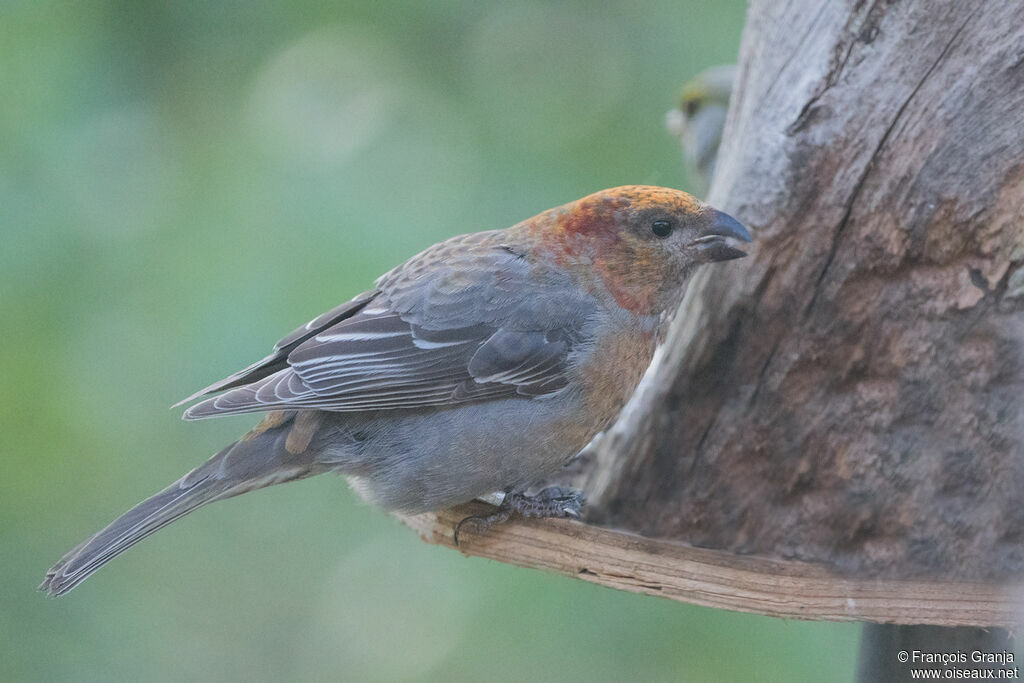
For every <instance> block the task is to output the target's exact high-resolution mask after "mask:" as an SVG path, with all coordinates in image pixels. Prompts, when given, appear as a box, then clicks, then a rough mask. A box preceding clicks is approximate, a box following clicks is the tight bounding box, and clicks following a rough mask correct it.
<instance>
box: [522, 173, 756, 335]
mask: <svg viewBox="0 0 1024 683" xmlns="http://www.w3.org/2000/svg"><path fill="white" fill-rule="evenodd" d="M521 225H522V226H523V227H525V228H526V230H527V231H528V233H529V235H530V237H531V238H533V239H536V240H538V241H539V243H541V244H543V245H544V247H545V248H546V249H547V250H549V251H550V253H551V255H552V257H553V258H555V259H556V261H557V263H558V264H559V265H561V266H562V267H564V268H567V269H569V270H571V271H574V272H576V273H578V274H579V275H580V276H581V278H582V279H583V280H584V281H592V282H591V284H592V285H593V286H596V287H597V288H599V289H600V288H603V289H606V290H607V292H608V293H609V294H611V295H612V296H613V297H614V298H615V300H616V301H617V302H618V303H619V305H620V306H622V307H623V308H626V309H628V310H630V311H633V312H634V313H638V314H646V315H649V314H654V313H658V312H660V311H662V310H665V309H667V308H669V307H670V306H671V304H672V300H673V298H674V296H675V295H676V293H677V291H678V290H679V289H680V287H681V285H682V283H683V281H685V279H686V277H687V275H688V274H689V273H690V271H692V269H693V268H694V267H696V266H697V265H700V264H702V263H709V262H712V261H725V260H730V259H735V258H740V257H741V256H744V255H745V254H744V252H742V251H740V250H739V249H737V248H736V247H735V246H733V244H732V243H734V242H736V241H742V242H749V241H750V234H749V233H748V232H747V230H746V229H745V228H744V227H743V225H741V224H740V223H739V221H737V220H736V219H734V218H732V217H731V216H729V215H728V214H725V213H722V212H721V211H718V210H716V209H713V208H711V207H710V206H708V205H707V204H705V203H704V202H702V201H700V200H699V199H697V198H695V197H693V196H692V195H690V194H687V193H686V192H682V191H680V190H673V189H670V188H666V187H654V186H650V185H625V186H622V187H614V188H610V189H607V190H602V191H600V192H596V193H594V194H592V195H588V196H586V197H583V198H582V199H578V200H576V201H574V202H570V203H568V204H565V205H563V206H560V207H557V208H554V209H551V210H549V211H545V212H544V213H542V214H539V215H538V216H535V217H534V218H531V219H529V220H527V221H525V222H524V223H523V224H521ZM517 227H519V226H517ZM595 277H596V278H597V279H596V280H595Z"/></svg>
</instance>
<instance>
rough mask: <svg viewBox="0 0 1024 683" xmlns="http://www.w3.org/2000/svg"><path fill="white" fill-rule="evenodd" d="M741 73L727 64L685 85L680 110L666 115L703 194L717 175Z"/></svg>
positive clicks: (689, 172) (689, 169)
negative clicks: (730, 101)
mask: <svg viewBox="0 0 1024 683" xmlns="http://www.w3.org/2000/svg"><path fill="white" fill-rule="evenodd" d="M737 71H738V67H737V66H736V65H735V64H725V65H722V66H713V67H711V68H709V69H705V70H704V71H702V72H700V74H698V75H697V77H696V78H694V79H693V80H692V81H690V82H689V83H687V84H686V85H685V86H683V92H682V95H681V97H680V103H679V108H678V109H671V110H669V112H668V113H667V114H666V115H665V125H666V127H667V128H668V130H669V132H670V133H672V134H673V135H675V136H676V137H677V138H679V141H680V142H681V143H682V146H683V158H684V159H685V160H686V170H687V173H688V174H689V176H690V182H691V184H692V185H693V186H694V187H695V188H696V189H697V191H698V192H699V193H700V194H704V193H705V192H707V190H708V187H709V186H710V185H711V178H712V176H713V175H714V173H715V161H716V160H717V158H718V146H719V145H720V144H721V143H722V131H723V130H724V129H725V115H726V113H727V112H728V111H729V98H730V96H731V95H732V89H733V85H734V83H735V81H736V72H737Z"/></svg>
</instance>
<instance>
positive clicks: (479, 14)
mask: <svg viewBox="0 0 1024 683" xmlns="http://www.w3.org/2000/svg"><path fill="white" fill-rule="evenodd" d="M743 13H744V3H742V2H740V1H739V0H733V1H730V2H719V3H709V2H679V0H621V1H613V2H606V3H601V4H600V5H599V4H597V3H583V2H577V3H570V2H562V3H550V4H539V3H516V2H505V3H475V2H470V1H468V0H466V1H459V0H443V1H438V0H435V1H434V2H430V3H412V2H394V1H378V2H374V3H366V2H357V1H355V0H350V1H348V2H334V3H321V2H312V1H296V2H290V3H284V2H278V3H270V2H250V3H238V2H235V3H231V2H223V3H200V2H149V3H140V2H128V1H124V2H113V1H110V2H74V3H50V2H41V1H29V0H20V1H19V0H5V2H3V3H2V4H0V92H3V103H2V104H0V140H2V146H0V229H2V231H3V235H2V237H3V242H2V244H3V248H2V249H0V318H2V321H3V332H4V341H5V344H4V346H5V348H4V353H3V354H0V376H2V377H3V378H4V385H5V389H6V390H5V391H4V392H3V393H2V395H0V402H2V404H3V405H2V410H0V421H2V423H0V447H2V452H3V458H2V461H0V462H2V465H0V468H2V469H0V520H2V521H0V543H2V547H3V549H4V552H3V560H2V561H0V572H2V573H0V581H2V584H3V586H4V589H3V592H2V594H0V641H2V642H3V643H4V652H3V655H2V656H0V678H3V679H4V680H68V681H71V680H74V681H89V680H103V681H108V680H167V681H171V680H188V679H196V680H317V679H326V680H334V679H379V680H393V679H405V678H413V677H415V678H426V679H436V680H450V679H462V680H468V679H482V678H485V677H486V678H488V679H492V680H520V679H523V678H524V677H525V678H530V679H534V680H548V679H550V680H572V679H590V680H616V679H620V680H621V679H641V680H658V679H661V680H684V679H685V680H716V679H742V678H757V679H759V680H771V679H775V680H794V679H819V678H821V677H822V676H828V677H832V676H839V677H841V678H848V677H849V676H850V672H851V671H852V667H853V661H854V648H855V641H856V638H857V627H856V626H853V625H835V624H831V625H830V624H810V623H786V622H782V621H778V620H773V619H768V618H763V617H755V616H746V615H740V614H732V613H726V612H718V611H712V610H707V609H700V608H695V607H689V606H685V605H679V604H675V603H671V602H668V601H662V600H656V599H652V598H645V597H640V596H635V595H626V594H622V593H617V592H615V591H611V590H607V589H602V588H598V587H595V586H591V585H588V584H585V583H583V582H578V581H571V580H568V579H563V578H560V577H556V576H551V575H545V574H543V573H539V572H530V571H525V570H521V569H517V568H513V567H509V566H504V565H500V564H497V563H493V562H488V561H484V560H479V559H466V558H463V557H462V556H460V555H458V554H457V553H454V552H451V551H446V550H443V549H440V548H436V547H430V546H427V545H425V544H423V543H421V542H420V541H419V540H418V539H417V538H416V536H415V535H414V534H412V533H411V532H409V531H407V530H406V529H404V528H402V527H400V526H399V525H398V524H397V522H395V521H394V520H392V519H391V518H390V517H389V516H388V515H386V514H383V513H381V512H380V511H377V510H373V509H370V508H368V507H366V506H364V505H363V504H361V503H360V502H358V500H357V498H356V496H355V495H354V494H352V493H351V492H350V491H349V490H348V488H347V486H346V485H345V483H344V482H343V481H342V480H341V479H337V478H332V477H320V478H318V479H315V480H310V481H306V482H301V483H297V484H290V485H288V486H282V487H277V488H274V489H269V490H266V491H261V492H258V493H255V494H251V495H247V496H243V497H242V498H239V499H236V500H233V501H230V502H227V503H222V504H218V505H215V506H213V507H211V508H209V509H206V510H203V511H201V512H200V513H198V514H196V515H194V516H191V517H189V518H187V519H185V520H183V521H181V522H179V523H177V524H175V525H173V526H172V527H170V528H169V529H167V530H166V531H163V532H161V533H160V534H159V535H158V536H157V537H156V539H155V540H151V541H147V542H146V543H144V544H142V545H141V546H140V547H138V548H136V549H134V550H133V551H131V552H130V553H128V554H127V555H125V556H124V557H123V558H120V559H118V560H117V561H116V562H114V563H113V564H111V566H109V567H108V568H106V569H104V570H103V571H102V572H100V573H99V574H98V575H97V576H96V577H95V578H93V579H92V580H90V581H89V582H88V583H86V584H85V585H84V586H83V587H81V588H79V589H78V590H77V591H76V592H74V593H73V594H71V595H70V596H68V597H66V598H64V599H61V600H58V601H50V600H46V599H44V598H43V596H42V595H40V594H38V593H36V592H34V590H33V589H34V587H35V585H36V584H37V583H38V582H39V580H40V579H41V578H42V574H43V572H44V570H45V569H46V568H47V567H48V566H49V565H50V564H51V563H52V562H53V561H55V560H56V559H57V558H58V557H60V555H61V554H62V553H63V552H64V551H66V550H68V549H69V548H70V547H71V546H72V545H73V544H74V543H77V542H78V541H79V540H81V539H83V538H84V537H86V536H87V535H88V534H90V533H92V532H94V531H96V530H97V529H99V528H100V527H101V526H102V525H103V524H105V523H106V522H107V521H109V520H110V519H111V518H112V517H113V516H114V515H116V514H117V513H119V512H121V511H123V510H124V509H126V508H127V507H129V506H130V505H131V504H133V503H135V502H136V501H138V500H140V499H141V498H143V497H144V496H145V495H147V494H149V493H152V492H153V491H155V490H157V489H159V488H162V487H163V486H165V485H166V484H167V483H169V482H170V481H173V480H174V479H176V478H177V477H178V476H180V475H181V474H183V473H184V472H185V471H186V470H188V469H189V468H191V467H192V466H194V465H196V464H198V463H200V462H201V461H202V460H203V459H204V458H205V457H206V456H207V455H209V454H211V453H213V452H214V451H216V450H217V449H218V448H219V447H220V446H221V445H223V444H224V443H226V442H227V441H229V440H231V439H232V438H233V437H235V436H237V435H238V434H239V433H241V432H242V431H244V430H245V429H246V427H247V426H248V425H250V424H251V423H252V422H253V420H252V419H251V418H246V417H242V418H231V419H225V420H221V421H215V422H205V423H202V424H189V425H186V424H182V423H181V422H180V421H179V420H178V411H168V410H167V406H168V405H170V404H171V403H173V402H174V401H175V400H177V399H178V398H180V397H182V396H184V395H186V394H188V393H190V392H191V391H192V390H194V389H195V388H196V387H198V386H201V385H203V384H205V383H207V382H209V381H211V380H214V379H217V378H219V377H221V376H223V375H225V374H227V373H228V372H231V371H233V370H235V369H237V368H239V367H241V366H242V365H244V364H246V363H248V362H250V361H251V360H253V359H255V358H258V357H261V356H262V355H263V354H264V353H265V352H266V351H267V349H268V348H269V346H270V344H272V343H273V342H274V341H275V340H276V339H277V338H278V337H280V336H281V335H282V334H284V333H286V332H288V331H289V330H291V329H292V328H293V327H294V326H295V325H297V324H300V323H302V322H304V321H306V320H307V319H309V318H311V317H313V316H314V315H316V314H317V313H319V312H321V311H323V310H325V309H327V308H329V307H331V306H332V305H334V304H336V303H337V302H339V301H341V300H344V299H347V298H348V297H350V296H351V295H353V294H355V293H357V292H359V291H361V290H362V289H364V288H366V287H367V286H368V285H369V284H370V283H371V281H372V279H373V278H374V277H375V276H376V275H378V274H379V273H381V272H383V271H384V270H386V269H387V268H389V267H391V266H392V265H394V264H396V263H397V262H399V261H401V260H403V259H404V258H406V257H408V256H410V255H411V254H413V253H415V252H416V251H418V250H420V249H421V248H423V247H425V246H427V245H429V244H431V243H433V242H435V241H437V240H440V239H442V238H445V237H448V236H450V235H452V234H456V233H461V232H469V231H475V230H481V229H488V228H498V227H505V226H507V225H509V224H511V223H513V222H515V221H517V220H519V219H521V218H524V217H527V216H530V215H532V214H534V213H536V212H538V211H540V210H542V209H545V208H547V207H549V206H553V205H556V204H560V203H562V202H565V201H568V200H570V199H573V198H576V197H578V196H581V195H583V194H586V193H589V192H592V191H594V190H597V189H600V188H603V187H609V186H613V185H619V184H625V183H657V184H664V185H676V186H680V185H682V184H683V178H682V164H681V161H680V159H679V155H678V148H677V146H676V144H675V143H674V141H673V140H671V139H670V138H669V136H668V135H667V133H666V132H665V131H664V130H663V128H662V126H663V123H662V122H663V120H664V116H663V115H664V112H665V110H666V109H668V108H669V107H670V106H672V105H673V104H675V99H676V95H677V91H678V86H679V84H681V83H682V82H684V81H685V80H686V79H687V78H688V77H690V76H692V75H693V74H694V73H696V72H698V71H699V70H700V69H702V68H703V67H706V66H708V65H711V64H718V63H722V62H727V61H730V60H732V59H733V58H734V55H735V52H736V49H737V45H738V41H739V32H740V28H741V25H742V20H743Z"/></svg>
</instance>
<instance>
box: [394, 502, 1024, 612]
mask: <svg viewBox="0 0 1024 683" xmlns="http://www.w3.org/2000/svg"><path fill="white" fill-rule="evenodd" d="M493 510H494V509H493V508H492V507H490V506H488V505H486V504H484V503H471V504H468V505H462V506H459V507H456V508H452V509H450V510H444V511H442V512H438V513H430V514H424V515H416V516H404V517H400V519H401V520H402V521H403V522H404V523H405V524H407V525H408V526H410V527H412V528H413V529H414V530H415V531H417V532H418V533H419V534H420V536H421V537H422V538H423V540H425V541H427V542H428V543H435V544H437V545H443V546H448V547H451V548H454V547H456V546H455V544H454V541H453V529H454V528H455V525H456V524H458V522H459V521H460V520H462V519H464V518H465V517H467V516H471V515H481V514H488V513H489V512H493ZM459 540H460V545H459V546H458V550H460V551H461V552H463V553H465V554H466V555H476V556H478V557H486V558H490V559H492V560H497V561H499V562H506V563H508V564H514V565H518V566H521V567H530V568H534V569H547V570H549V571H554V572H557V573H559V574H564V575H566V576H572V577H576V578H579V579H583V580H584V581H590V582H591V583H596V584H600V585H602V586H608V587H610V588H617V589H619V590H625V591H629V592H632V593H644V594H646V595H658V596H661V597H665V598H669V599H671V600H678V601H680V602H687V603H690V604H694V605H701V606H704V607H718V608H724V609H730V610H737V611H741V612H753V613H757V614H764V615H769V616H775V617H789V618H796V619H812V620H826V621H872V622H878V623H893V624H934V625H942V626H952V625H956V626H1012V625H1014V624H1016V623H1019V621H1020V615H1021V613H1022V612H1021V610H1022V608H1024V600H1022V593H1021V591H1020V590H1018V589H1017V587H1015V586H1010V585H997V584H990V583H973V582H955V581H927V580H916V581H913V580H873V579H858V578H850V577H839V576H836V575H834V574H831V573H830V572H828V571H827V570H825V569H823V568H822V567H819V566H817V565H811V564H806V563H802V562H792V561H781V560H774V559H768V558H763V557H753V556H744V555H735V554H733V553H730V552H724V551H719V550H705V549H702V548H693V547H691V546H687V545H684V544H682V543H676V542H673V541H662V540H656V539H651V538H644V537H642V536H637V535H635V534H631V533H627V532H623V531H614V530H611V529H604V528H601V527H597V526H593V525H589V524H583V523H581V522H575V521H569V520H516V521H513V522H509V523H507V524H503V525H498V526H495V527H492V528H491V529H489V530H488V531H487V532H486V533H483V534H477V533H475V532H474V529H473V528H472V525H471V524H467V525H465V526H464V527H463V530H462V532H461V533H460V539H459Z"/></svg>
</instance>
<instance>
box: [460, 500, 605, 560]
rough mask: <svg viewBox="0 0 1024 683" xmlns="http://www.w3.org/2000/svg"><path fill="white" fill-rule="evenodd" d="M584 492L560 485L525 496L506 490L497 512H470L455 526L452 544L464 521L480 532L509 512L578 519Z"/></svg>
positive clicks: (506, 519)
mask: <svg viewBox="0 0 1024 683" xmlns="http://www.w3.org/2000/svg"><path fill="white" fill-rule="evenodd" d="M585 502H586V496H585V495H584V494H583V491H579V490H577V489H571V488H566V487H563V486H549V487H547V488H546V489H543V490H542V491H540V492H539V493H537V494H535V495H532V496H527V495H526V494H523V493H509V494H506V496H505V498H504V500H502V501H501V505H500V506H499V507H498V510H497V512H495V513H494V514H492V515H488V516H486V517H483V516H480V515H472V516H470V517H466V518H465V519H463V520H462V521H460V522H459V523H458V524H457V525H456V526H455V533H454V537H455V539H454V540H455V545H456V546H457V545H459V533H460V532H461V531H462V526H463V525H464V524H465V523H466V522H472V523H473V525H474V526H475V527H476V528H477V531H478V532H479V533H484V532H485V531H487V530H488V529H489V528H491V527H492V526H494V525H495V524H501V523H503V522H507V521H508V520H509V519H511V518H512V516H513V515H518V516H519V517H533V518H538V519H539V518H543V517H569V518H571V519H579V518H580V514H581V512H582V510H583V504H584V503H585Z"/></svg>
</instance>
